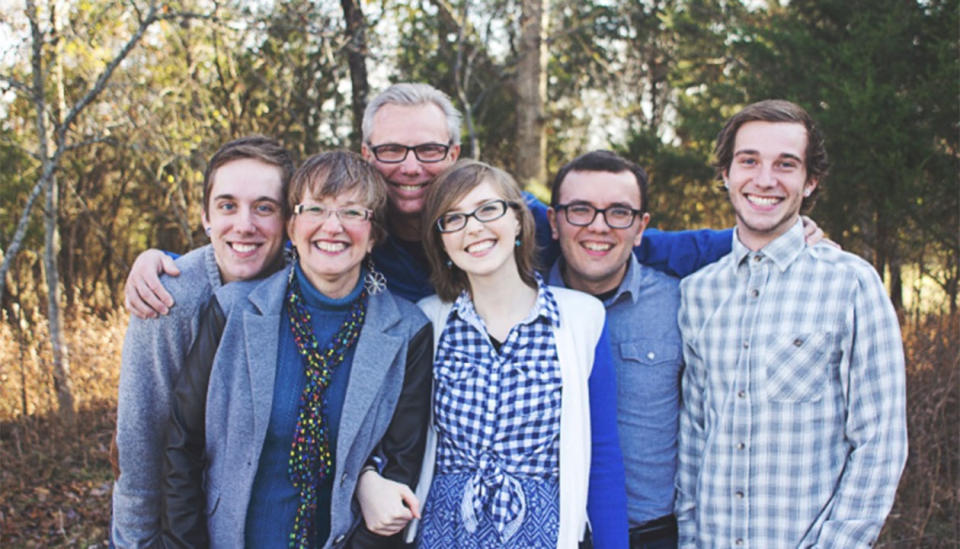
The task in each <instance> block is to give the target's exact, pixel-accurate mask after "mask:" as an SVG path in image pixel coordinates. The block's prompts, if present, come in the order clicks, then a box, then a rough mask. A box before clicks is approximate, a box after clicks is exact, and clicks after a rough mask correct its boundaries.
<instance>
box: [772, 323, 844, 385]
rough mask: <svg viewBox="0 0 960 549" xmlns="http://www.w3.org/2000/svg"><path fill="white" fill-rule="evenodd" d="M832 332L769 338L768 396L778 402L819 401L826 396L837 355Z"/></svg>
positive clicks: (779, 335)
mask: <svg viewBox="0 0 960 549" xmlns="http://www.w3.org/2000/svg"><path fill="white" fill-rule="evenodd" d="M835 346H836V345H835V341H834V337H833V334H831V333H830V332H820V333H799V334H778V335H774V336H771V338H770V340H769V341H768V342H767V348H766V353H765V354H764V358H763V360H764V361H765V362H766V372H767V379H766V391H767V398H768V399H769V400H770V401H774V402H817V401H819V400H820V399H822V398H823V392H824V389H825V386H826V383H827V379H828V376H829V372H830V371H831V370H832V366H831V363H832V362H833V359H834V357H835V355H836V353H835V349H834V347H835Z"/></svg>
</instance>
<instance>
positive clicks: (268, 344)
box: [204, 268, 431, 549]
mask: <svg viewBox="0 0 960 549" xmlns="http://www.w3.org/2000/svg"><path fill="white" fill-rule="evenodd" d="M289 272H290V268H287V269H284V270H283V271H280V272H279V273H276V274H275V275H273V276H271V277H270V278H267V279H266V280H264V281H262V282H260V283H257V284H253V285H252V284H250V283H241V284H230V285H227V286H224V287H223V288H221V289H220V290H218V291H217V292H216V296H217V299H218V301H219V302H220V303H221V306H222V308H223V310H224V311H226V312H227V321H226V324H225V326H224V330H223V335H222V339H221V341H220V345H219V348H218V350H217V354H216V357H215V359H214V363H213V367H212V369H211V371H210V384H209V388H208V391H207V404H206V420H205V425H206V433H207V434H206V443H205V444H206V463H207V470H206V474H205V478H204V493H205V495H206V513H207V530H208V533H209V535H210V545H211V547H224V548H230V549H233V548H235V547H242V546H243V542H244V524H245V522H246V515H247V507H248V504H249V501H250V492H251V489H252V487H253V481H254V477H255V475H256V472H257V466H258V462H259V459H260V452H261V450H262V448H263V442H264V438H265V436H266V431H267V425H268V423H269V421H270V410H271V407H272V399H273V392H274V386H273V385H274V377H275V373H276V361H277V352H278V349H277V345H278V340H279V326H280V321H281V316H280V315H281V314H283V298H284V294H285V291H286V287H287V277H288V274H289ZM251 286H254V287H253V288H252V290H251ZM426 325H427V319H426V317H425V316H424V315H423V314H422V313H421V312H420V310H419V309H418V308H417V307H416V306H415V305H413V304H412V303H410V302H408V301H405V300H402V299H399V298H396V297H394V296H393V295H391V294H390V293H389V291H384V292H382V293H380V294H377V295H372V296H370V297H369V301H368V302H367V313H366V319H365V321H364V325H363V328H362V329H361V331H360V337H359V339H358V341H357V347H356V351H355V354H354V358H353V365H352V368H351V372H350V380H349V381H348V383H347V392H346V397H345V400H344V405H343V406H344V407H343V411H342V415H341V420H340V431H339V438H338V440H337V452H336V456H334V460H335V472H336V478H334V486H333V495H332V499H331V502H330V505H331V521H330V532H331V534H330V537H329V539H328V540H327V541H326V543H325V544H324V547H332V546H333V545H336V544H339V543H341V542H342V541H343V539H344V537H345V536H346V534H347V533H348V531H349V529H350V527H351V526H352V525H353V523H354V520H355V519H357V518H358V513H357V509H356V508H355V507H354V506H353V504H352V502H353V494H354V488H355V486H356V482H357V476H358V474H359V472H360V469H361V468H362V467H363V466H364V464H365V462H366V460H367V459H368V457H369V456H370V455H371V453H372V452H373V451H374V449H375V447H376V445H377V444H378V442H380V440H381V438H383V436H384V433H385V432H386V430H387V427H388V426H389V425H390V423H391V419H392V417H393V414H394V409H395V407H396V405H397V401H398V399H399V397H400V393H401V389H402V388H403V381H404V374H405V368H406V367H407V362H408V352H413V353H414V354H417V351H416V350H414V349H408V347H409V343H410V341H411V339H412V338H413V337H414V336H415V335H417V334H418V333H420V332H422V331H423V330H424V328H425V326H426ZM427 329H428V328H427ZM427 336H428V337H426V338H418V340H420V339H426V340H427V341H428V342H431V338H430V337H429V333H428V334H427ZM426 355H427V357H426V364H427V365H428V366H427V367H429V360H430V355H431V350H430V348H429V347H428V348H427V349H426Z"/></svg>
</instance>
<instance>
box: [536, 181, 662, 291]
mask: <svg viewBox="0 0 960 549" xmlns="http://www.w3.org/2000/svg"><path fill="white" fill-rule="evenodd" d="M556 202H557V203H558V204H567V205H570V204H588V205H590V206H593V207H594V208H599V209H605V208H609V207H611V206H624V207H627V208H631V209H635V210H640V209H642V206H643V205H642V204H641V199H640V187H639V186H638V184H637V178H636V176H634V175H633V174H632V173H631V172H628V171H623V172H617V173H611V172H594V171H572V172H570V173H568V174H567V175H566V177H564V178H563V181H562V183H561V184H560V187H559V197H558V198H557V200H556ZM547 214H548V216H549V218H550V228H551V231H552V234H553V238H554V240H557V241H558V242H559V244H560V250H561V252H562V253H563V259H564V270H563V278H564V281H565V282H566V284H567V285H568V286H569V287H571V288H574V289H576V290H580V291H584V292H587V293H590V294H594V295H596V294H601V293H604V292H608V291H610V290H613V289H614V288H617V287H618V286H619V285H620V282H621V281H623V276H624V274H625V273H626V271H627V262H628V261H629V259H630V254H631V253H632V252H633V247H634V246H639V245H640V241H641V240H642V239H643V230H644V229H645V228H646V226H647V222H648V221H649V220H650V215H649V214H646V213H644V214H640V215H637V217H636V218H635V219H634V221H633V225H631V226H629V227H627V228H625V229H611V228H610V227H609V226H608V225H607V223H606V222H605V221H604V218H603V215H601V214H600V213H599V212H598V213H597V215H596V216H595V217H594V219H593V222H592V223H590V224H589V225H587V226H585V227H580V226H577V225H574V224H572V223H570V222H569V221H568V220H567V215H566V212H558V211H556V210H554V209H553V208H551V209H550V210H549V211H548V212H547Z"/></svg>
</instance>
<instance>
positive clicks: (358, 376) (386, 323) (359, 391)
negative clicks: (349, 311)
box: [336, 294, 403, 470]
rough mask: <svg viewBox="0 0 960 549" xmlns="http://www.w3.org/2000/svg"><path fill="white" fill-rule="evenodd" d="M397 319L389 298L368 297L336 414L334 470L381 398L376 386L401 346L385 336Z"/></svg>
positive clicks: (396, 338)
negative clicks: (337, 432) (339, 406)
mask: <svg viewBox="0 0 960 549" xmlns="http://www.w3.org/2000/svg"><path fill="white" fill-rule="evenodd" d="M399 320H400V312H399V310H397V307H396V304H395V303H394V302H393V299H392V298H390V297H387V296H385V295H383V294H381V295H374V296H370V298H369V301H368V302H367V313H366V318H365V320H364V323H363V328H361V330H360V337H359V338H358V340H357V350H356V352H355V353H354V356H353V364H352V365H351V367H350V369H351V371H350V381H349V382H348V383H347V393H346V396H345V398H344V403H343V412H342V413H341V415H340V434H339V436H338V440H337V456H336V460H337V465H336V466H337V469H338V470H343V467H344V463H345V460H346V458H347V455H348V454H349V452H350V449H351V448H353V445H354V443H355V442H356V439H357V435H358V432H359V429H360V426H361V425H362V424H363V420H364V418H365V417H366V416H367V413H369V411H370V409H371V408H373V407H374V406H375V402H374V401H375V399H377V398H378V397H379V396H380V395H381V390H380V387H381V386H382V385H383V383H384V379H385V377H386V375H387V372H388V371H389V369H390V366H391V364H393V362H394V360H396V356H397V354H398V353H399V352H400V349H401V347H402V346H403V338H402V337H400V336H397V335H391V334H389V333H388V331H389V329H390V328H391V327H392V326H393V325H394V324H396V323H397V322H398V321H399Z"/></svg>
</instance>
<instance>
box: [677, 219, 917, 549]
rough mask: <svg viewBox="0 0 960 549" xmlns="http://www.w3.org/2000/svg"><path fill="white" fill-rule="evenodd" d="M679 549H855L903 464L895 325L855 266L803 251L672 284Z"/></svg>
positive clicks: (771, 247) (716, 268) (782, 240)
mask: <svg viewBox="0 0 960 549" xmlns="http://www.w3.org/2000/svg"><path fill="white" fill-rule="evenodd" d="M681 292H682V304H681V308H680V315H679V324H680V330H681V333H682V335H683V340H684V358H685V362H686V370H685V372H684V376H683V409H682V411H681V418H680V452H679V471H678V475H677V484H678V489H679V492H678V499H677V505H676V508H677V516H678V521H679V526H680V537H681V546H684V545H686V546H691V547H692V546H698V547H754V548H768V547H866V546H868V545H870V544H871V543H873V541H875V539H876V537H877V535H878V534H879V531H880V528H881V527H882V525H883V522H884V520H885V518H886V516H887V513H888V512H889V510H890V507H891V506H892V504H893V498H894V494H895V493H896V489H897V483H898V481H899V478H900V473H901V472H902V469H903V465H904V462H905V459H906V449H907V435H906V413H905V400H906V399H905V381H904V378H905V374H904V362H903V347H902V341H901V338H900V330H899V325H898V323H897V318H896V315H895V313H894V311H893V307H892V306H891V304H890V301H889V299H888V298H887V296H886V294H885V292H884V288H883V284H882V283H881V282H880V279H879V277H878V276H877V274H876V272H875V271H874V270H873V268H872V267H871V266H870V265H869V264H867V263H866V262H864V261H863V260H861V259H860V258H858V257H856V256H854V255H852V254H849V253H845V252H842V251H840V250H837V249H835V248H832V247H830V246H827V245H823V244H821V245H817V246H814V247H809V246H807V245H806V244H805V243H804V238H803V230H802V226H801V224H800V222H799V221H798V222H797V224H796V225H794V226H793V227H792V228H791V229H790V230H789V231H787V232H786V233H785V234H783V235H782V236H780V237H779V238H777V239H776V240H774V241H773V242H771V243H770V244H768V245H767V246H766V247H764V248H763V249H762V250H760V251H758V252H752V251H750V250H748V249H747V248H746V247H744V246H743V245H742V244H741V243H740V242H739V241H738V240H737V239H736V237H734V244H733V251H732V252H731V254H730V255H728V256H726V257H724V258H723V259H721V260H720V261H719V262H717V263H716V264H714V265H710V266H708V267H706V268H704V269H703V270H701V271H700V272H698V273H695V274H694V275H692V276H690V277H688V278H687V279H684V281H683V283H682V284H681Z"/></svg>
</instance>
